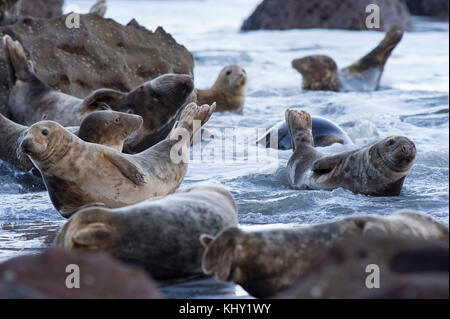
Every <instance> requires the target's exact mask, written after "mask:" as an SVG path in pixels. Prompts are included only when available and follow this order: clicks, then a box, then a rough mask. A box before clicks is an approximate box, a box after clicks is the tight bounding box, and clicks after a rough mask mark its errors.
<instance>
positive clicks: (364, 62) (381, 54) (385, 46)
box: [344, 26, 403, 74]
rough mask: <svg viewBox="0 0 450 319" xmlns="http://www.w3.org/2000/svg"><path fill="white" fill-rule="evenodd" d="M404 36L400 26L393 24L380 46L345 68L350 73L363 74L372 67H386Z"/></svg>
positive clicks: (381, 68)
mask: <svg viewBox="0 0 450 319" xmlns="http://www.w3.org/2000/svg"><path fill="white" fill-rule="evenodd" d="M402 37H403V31H402V30H401V29H400V27H398V26H393V27H392V28H391V29H390V30H389V31H388V32H387V33H386V36H385V37H384V39H383V41H381V42H380V44H378V46H377V47H376V48H375V49H373V50H372V51H370V52H369V53H368V54H367V55H365V56H364V57H362V58H361V59H359V60H358V61H356V62H355V63H353V64H352V65H350V66H348V67H346V68H344V70H346V71H348V72H350V73H357V74H361V73H363V72H364V71H367V70H368V69H372V68H379V69H380V70H383V69H384V65H385V64H386V61H387V59H388V58H389V56H390V55H391V52H392V50H394V48H395V47H396V46H397V44H398V43H399V42H400V40H401V39H402Z"/></svg>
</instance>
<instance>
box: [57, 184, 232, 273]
mask: <svg viewBox="0 0 450 319" xmlns="http://www.w3.org/2000/svg"><path fill="white" fill-rule="evenodd" d="M237 224H238V222H237V207H236V204H235V202H234V199H233V196H232V195H231V194H230V193H229V192H228V191H227V190H226V189H224V188H222V187H218V186H214V185H206V184H198V185H194V186H192V187H188V188H184V189H180V190H178V191H177V192H176V193H174V194H170V195H167V196H165V197H160V198H156V199H152V200H147V201H144V202H142V203H139V204H136V205H132V206H126V207H122V208H116V209H107V208H99V207H92V208H86V209H83V210H80V211H79V212H77V213H76V214H75V215H73V216H72V217H71V218H70V219H69V220H68V221H67V222H66V224H65V225H64V226H63V228H62V229H61V230H60V231H59V233H58V235H57V236H56V238H55V245H56V246H58V247H63V248H65V249H77V250H84V251H98V250H102V251H107V252H110V253H111V254H112V255H113V256H115V257H117V258H119V259H121V260H123V261H125V262H129V263H133V264H138V265H139V266H144V267H145V268H146V269H147V270H148V271H149V272H150V273H151V274H152V276H153V277H155V278H157V279H173V278H184V277H188V276H193V275H200V274H203V273H202V268H201V259H202V254H203V246H202V245H201V243H200V241H199V240H198V239H199V237H200V235H201V234H203V233H205V232H207V233H208V234H214V235H215V234H217V233H218V232H219V231H221V230H222V229H224V228H227V227H232V226H237Z"/></svg>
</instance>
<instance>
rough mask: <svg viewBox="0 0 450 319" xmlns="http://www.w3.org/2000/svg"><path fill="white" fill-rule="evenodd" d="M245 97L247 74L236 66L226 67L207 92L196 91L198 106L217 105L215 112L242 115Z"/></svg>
mask: <svg viewBox="0 0 450 319" xmlns="http://www.w3.org/2000/svg"><path fill="white" fill-rule="evenodd" d="M246 95H247V72H245V70H244V69H243V68H241V67H240V66H238V65H227V66H226V67H224V68H223V69H222V70H221V71H220V73H219V76H218V77H217V80H216V82H215V83H214V85H213V86H212V87H211V88H210V89H209V90H197V101H198V104H211V103H214V102H216V103H217V108H216V110H217V111H220V112H224V111H232V112H235V113H239V114H242V112H243V108H244V103H245V97H246Z"/></svg>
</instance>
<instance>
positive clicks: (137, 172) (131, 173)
mask: <svg viewBox="0 0 450 319" xmlns="http://www.w3.org/2000/svg"><path fill="white" fill-rule="evenodd" d="M104 156H105V157H106V159H107V160H108V161H110V162H111V164H113V165H114V166H116V167H117V168H118V169H119V171H120V172H121V173H122V174H123V175H124V176H125V177H126V178H128V179H129V180H130V181H132V182H133V183H134V184H136V185H137V186H140V185H145V184H146V183H147V182H146V181H145V173H144V171H143V170H142V169H141V168H140V167H139V166H138V165H137V164H136V163H135V162H134V161H132V160H130V159H128V158H126V157H125V156H124V155H122V154H116V153H113V152H112V151H110V152H108V151H107V150H105V151H104Z"/></svg>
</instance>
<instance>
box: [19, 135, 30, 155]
mask: <svg viewBox="0 0 450 319" xmlns="http://www.w3.org/2000/svg"><path fill="white" fill-rule="evenodd" d="M30 145H31V142H30V140H29V139H28V138H25V139H23V141H22V143H21V144H20V148H21V149H22V150H23V151H24V152H26V151H27V150H29V148H30Z"/></svg>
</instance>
